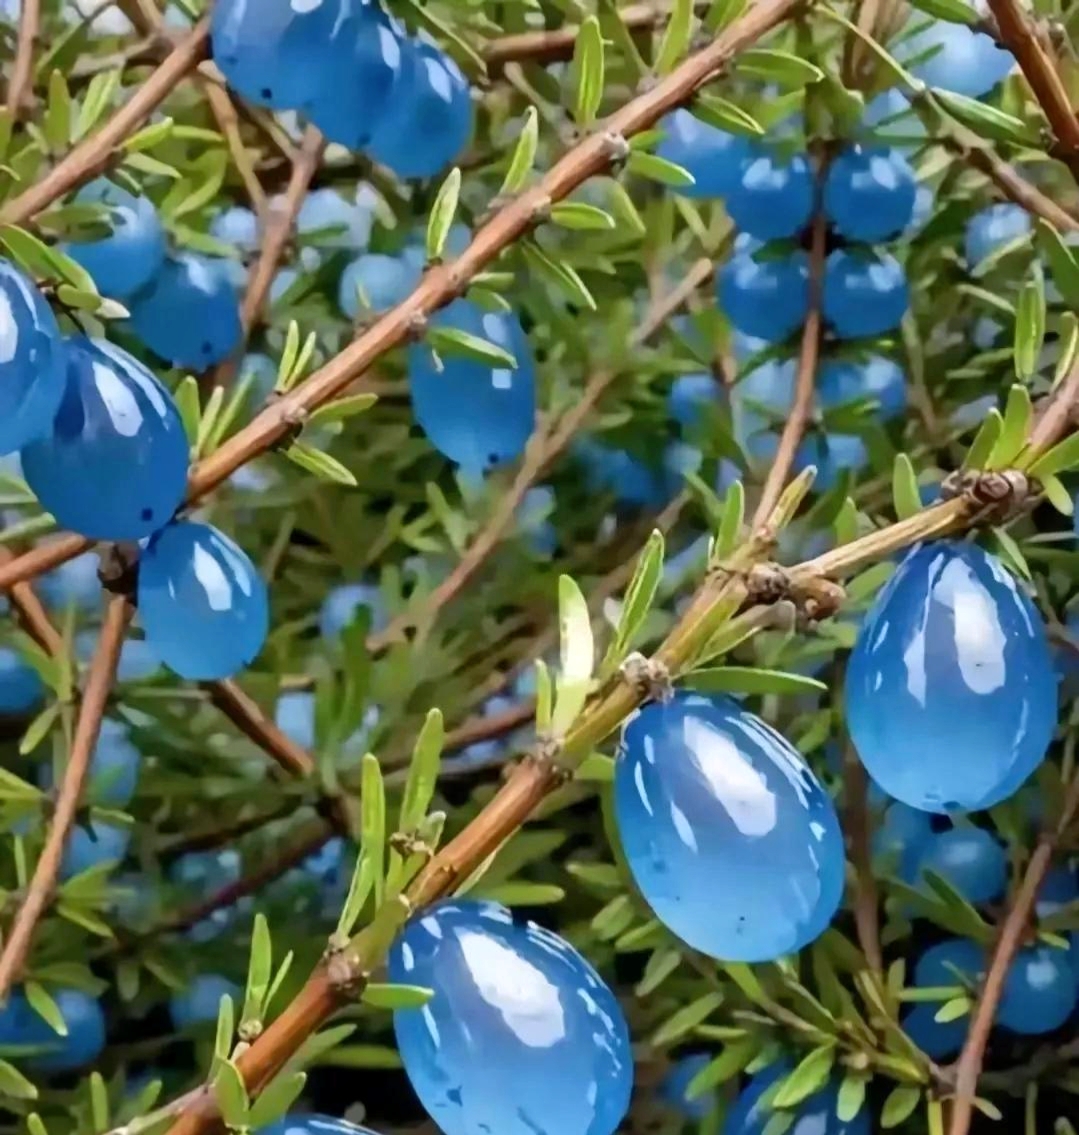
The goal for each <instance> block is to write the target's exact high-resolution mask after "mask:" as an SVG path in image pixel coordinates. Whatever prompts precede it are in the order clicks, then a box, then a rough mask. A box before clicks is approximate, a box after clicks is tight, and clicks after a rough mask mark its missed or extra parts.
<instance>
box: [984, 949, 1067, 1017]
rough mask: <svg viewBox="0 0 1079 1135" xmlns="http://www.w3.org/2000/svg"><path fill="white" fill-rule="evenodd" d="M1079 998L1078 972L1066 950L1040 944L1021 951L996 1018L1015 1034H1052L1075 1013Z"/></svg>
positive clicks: (1007, 978)
mask: <svg viewBox="0 0 1079 1135" xmlns="http://www.w3.org/2000/svg"><path fill="white" fill-rule="evenodd" d="M1077 1000H1079V974H1077V973H1076V971H1075V967H1074V966H1073V964H1072V961H1071V958H1070V957H1069V953H1068V951H1067V950H1061V949H1060V948H1058V947H1057V946H1047V945H1044V944H1042V943H1038V944H1037V945H1035V946H1027V947H1026V948H1025V949H1022V950H1020V951H1019V953H1018V955H1017V956H1016V959H1015V961H1014V962H1012V965H1011V968H1010V969H1009V970H1008V976H1007V977H1006V978H1005V979H1004V992H1003V994H1002V995H1001V998H1000V1008H999V1009H998V1010H997V1021H998V1022H999V1023H1000V1024H1001V1025H1003V1026H1004V1027H1005V1028H1006V1029H1010V1030H1011V1031H1012V1032H1013V1033H1020V1034H1021V1035H1023V1036H1038V1035H1040V1034H1041V1033H1049V1032H1052V1031H1053V1030H1054V1029H1058V1028H1060V1026H1061V1025H1063V1024H1064V1022H1065V1021H1066V1020H1067V1019H1068V1018H1069V1017H1070V1016H1071V1015H1072V1012H1073V1011H1074V1009H1075V1003H1076V1001H1077Z"/></svg>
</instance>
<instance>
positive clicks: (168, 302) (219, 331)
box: [130, 253, 243, 370]
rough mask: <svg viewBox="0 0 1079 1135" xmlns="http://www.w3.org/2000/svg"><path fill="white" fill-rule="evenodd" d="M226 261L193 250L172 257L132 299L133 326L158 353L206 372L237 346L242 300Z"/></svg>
mask: <svg viewBox="0 0 1079 1135" xmlns="http://www.w3.org/2000/svg"><path fill="white" fill-rule="evenodd" d="M228 263H229V262H228V261H225V260H217V259H213V258H212V257H208V256H195V255H193V254H191V253H184V254H183V255H181V256H175V257H172V258H171V259H169V260H166V261H165V263H164V265H163V266H162V268H161V270H160V271H159V272H158V274H157V275H156V276H155V277H154V279H153V281H152V282H151V284H150V285H149V287H147V288H145V289H144V290H143V291H142V292H140V293H139V294H138V295H137V296H135V298H134V299H133V300H132V301H131V304H130V309H131V329H132V330H133V331H134V332H135V334H136V335H137V336H138V337H139V339H141V340H142V342H143V343H144V344H145V345H146V346H147V347H148V348H149V349H150V350H151V351H153V353H154V354H155V355H157V356H158V357H159V358H162V359H164V360H165V361H166V362H168V363H171V364H172V365H173V366H177V367H186V368H187V369H189V370H204V369H205V368H206V367H209V366H213V365H214V364H215V363H219V362H221V361H222V360H223V359H226V358H228V356H229V355H231V354H232V352H233V351H234V350H235V349H236V348H237V347H238V346H239V344H240V340H241V338H242V334H243V332H242V330H241V327H240V304H239V300H238V299H237V298H236V290H235V288H234V286H233V283H232V281H231V279H230V278H229V273H228V270H227V265H228Z"/></svg>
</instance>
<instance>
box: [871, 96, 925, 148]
mask: <svg viewBox="0 0 1079 1135" xmlns="http://www.w3.org/2000/svg"><path fill="white" fill-rule="evenodd" d="M862 123H863V125H864V126H865V127H868V128H869V129H867V130H865V131H863V132H862V133H863V135H864V136H866V138H867V141H871V142H873V143H879V142H881V141H890V142H892V143H893V144H894V145H896V146H899V147H901V148H903V149H910V148H912V146H913V144H914V143H915V142H916V141H919V140H921V139H922V138H924V137H925V124H924V123H923V122H922V120H921V119H920V118H919V117H918V116H917V114H915V113H914V109H913V108H912V107H911V105H910V99H909V98H908V97H907V96H906V95H905V94H904V93H903V92H902V91H901V90H900V89H899V88H898V87H890V88H889V89H888V90H886V91H882V92H881V93H880V94H879V95H877V96H876V97H875V98H872V99H870V101H869V102H868V103H867V104H866V108H865V114H864V115H863V117H862Z"/></svg>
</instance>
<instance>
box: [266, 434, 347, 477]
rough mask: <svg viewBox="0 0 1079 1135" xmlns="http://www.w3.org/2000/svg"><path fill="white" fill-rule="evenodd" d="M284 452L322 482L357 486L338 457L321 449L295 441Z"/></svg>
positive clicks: (294, 462) (293, 461)
mask: <svg viewBox="0 0 1079 1135" xmlns="http://www.w3.org/2000/svg"><path fill="white" fill-rule="evenodd" d="M284 452H285V456H286V457H287V458H288V459H289V460H290V461H291V462H292V463H293V464H295V465H299V467H300V468H301V469H306V470H307V471H308V472H309V473H314V474H315V476H316V477H318V478H320V480H323V481H331V482H333V483H334V484H338V485H348V486H350V487H353V486H355V484H356V478H355V476H353V474H352V473H351V472H349V470H348V469H346V468H345V467H344V465H342V464H341V462H340V461H338V460H337V458H336V457H331V456H330V455H329V454H328V453H323V452H322V450H321V449H315V447H314V446H312V445H307V444H306V443H305V442H302V441H294V442H293V443H292V444H291V445H290V446H289V447H288V449H286V450H285V451H284Z"/></svg>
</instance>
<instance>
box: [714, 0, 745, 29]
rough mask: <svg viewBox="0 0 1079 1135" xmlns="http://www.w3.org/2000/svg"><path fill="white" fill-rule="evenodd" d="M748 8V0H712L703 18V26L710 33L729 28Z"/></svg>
mask: <svg viewBox="0 0 1079 1135" xmlns="http://www.w3.org/2000/svg"><path fill="white" fill-rule="evenodd" d="M748 6H749V0H712V4H711V6H710V7H709V9H708V12H707V14H706V15H705V17H704V26H705V27H706V28H707V29H708V30H709V31H710V32H718V31H722V30H723V29H724V28H726V27H729V26H730V25H731V24H732V23H734V21H735V20H737V19H738V17H739V16H740V15H741V14H742V13H743V12H744V11H745V10H746V8H747V7H748Z"/></svg>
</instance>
